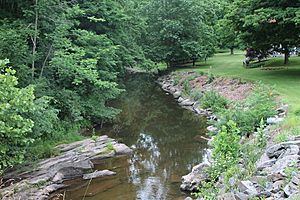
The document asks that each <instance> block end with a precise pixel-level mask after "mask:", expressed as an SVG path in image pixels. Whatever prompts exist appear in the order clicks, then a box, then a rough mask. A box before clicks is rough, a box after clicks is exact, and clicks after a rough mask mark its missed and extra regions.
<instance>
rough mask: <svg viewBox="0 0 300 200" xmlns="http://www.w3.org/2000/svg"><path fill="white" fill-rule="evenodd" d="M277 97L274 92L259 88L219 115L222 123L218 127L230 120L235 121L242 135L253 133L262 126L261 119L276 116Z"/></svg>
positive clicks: (218, 123)
mask: <svg viewBox="0 0 300 200" xmlns="http://www.w3.org/2000/svg"><path fill="white" fill-rule="evenodd" d="M274 98H275V96H274V94H273V91H272V90H271V89H269V88H266V87H259V88H257V89H256V90H255V91H253V92H252V94H251V95H249V97H248V98H247V99H245V100H243V101H239V102H233V105H232V106H230V107H229V108H228V109H226V110H223V111H222V112H221V113H219V119H220V121H218V122H216V124H215V125H216V126H218V127H221V126H222V125H223V124H226V122H227V121H229V120H234V121H235V122H236V123H237V126H238V127H239V128H240V129H241V133H242V134H246V133H251V132H253V131H254V129H255V128H256V127H258V126H259V125H260V120H261V119H267V118H268V117H271V116H274V115H275V114H276V111H275V107H276V103H275V99H274Z"/></svg>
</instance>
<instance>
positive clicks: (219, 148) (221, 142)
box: [212, 121, 241, 170]
mask: <svg viewBox="0 0 300 200" xmlns="http://www.w3.org/2000/svg"><path fill="white" fill-rule="evenodd" d="M212 145H213V147H214V148H213V159H214V162H215V163H216V165H218V166H223V169H226V167H227V166H229V165H232V164H234V163H236V162H237V160H238V157H239V155H240V149H241V146H240V130H239V129H238V128H237V124H236V123H235V122H233V121H228V122H227V124H226V126H223V127H222V130H221V131H220V132H219V134H218V135H216V136H215V137H214V140H213V144H212ZM223 169H222V170H223Z"/></svg>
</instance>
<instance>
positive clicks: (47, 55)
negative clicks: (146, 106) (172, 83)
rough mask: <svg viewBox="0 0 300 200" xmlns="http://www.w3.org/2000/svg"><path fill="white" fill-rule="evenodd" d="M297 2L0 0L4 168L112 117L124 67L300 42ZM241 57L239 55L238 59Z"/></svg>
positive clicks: (152, 67) (0, 161) (46, 152)
mask: <svg viewBox="0 0 300 200" xmlns="http://www.w3.org/2000/svg"><path fill="white" fill-rule="evenodd" d="M299 7H300V2H299V0H267V1H266V0H203V1H199V0H163V1H162V0H51V1H48V0H0V59H1V61H0V68H1V72H0V174H1V173H3V172H5V171H6V170H8V169H10V168H11V167H13V166H16V165H18V164H21V163H24V162H25V161H27V162H28V161H30V162H31V161H36V160H38V159H41V158H46V157H51V156H54V155H56V153H57V152H56V151H55V149H54V148H53V147H54V146H55V145H57V144H61V143H65V142H72V141H77V140H80V139H82V137H83V136H81V135H80V134H79V133H80V131H81V130H83V129H84V128H88V127H91V126H93V125H95V124H99V123H106V122H111V121H113V120H114V118H115V117H116V116H117V115H118V113H120V110H118V109H116V108H114V107H111V106H109V104H108V102H110V101H111V100H113V99H116V98H118V97H119V95H120V94H121V93H123V92H124V89H123V88H122V87H120V86H119V84H118V81H119V80H120V79H122V77H124V75H125V74H126V69H127V68H138V69H143V70H146V71H149V72H154V71H158V70H160V69H159V66H160V65H165V66H167V67H168V68H172V67H173V66H176V65H177V64H178V63H184V62H195V61H202V60H203V61H204V60H205V61H206V60H207V59H208V58H209V57H211V56H213V55H214V54H215V53H216V52H217V51H218V50H219V49H230V50H231V53H232V54H234V49H242V50H244V49H246V48H249V47H251V48H254V49H256V50H259V51H260V52H269V51H277V52H281V53H283V54H284V55H285V59H284V62H285V63H288V58H289V53H290V51H291V49H292V48H294V47H297V46H298V47H299V42H300V37H299V30H300V9H299ZM241 63H242V61H241Z"/></svg>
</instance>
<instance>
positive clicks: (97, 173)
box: [83, 170, 116, 180]
mask: <svg viewBox="0 0 300 200" xmlns="http://www.w3.org/2000/svg"><path fill="white" fill-rule="evenodd" d="M115 174H116V172H112V171H109V170H102V171H95V172H93V173H90V174H84V175H83V179H85V180H89V179H93V178H99V177H103V176H112V175H115Z"/></svg>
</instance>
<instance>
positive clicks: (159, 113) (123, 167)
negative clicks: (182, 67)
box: [65, 75, 206, 200]
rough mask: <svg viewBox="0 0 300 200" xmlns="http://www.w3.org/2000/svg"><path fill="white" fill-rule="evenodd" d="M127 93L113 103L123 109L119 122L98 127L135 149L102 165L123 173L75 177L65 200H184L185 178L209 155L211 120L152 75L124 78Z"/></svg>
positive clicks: (104, 132) (102, 162) (66, 192)
mask: <svg viewBox="0 0 300 200" xmlns="http://www.w3.org/2000/svg"><path fill="white" fill-rule="evenodd" d="M124 87H125V88H126V92H125V93H124V94H123V95H122V96H121V98H120V99H119V100H118V101H116V102H114V103H113V106H114V107H117V108H119V109H121V110H122V112H121V113H120V115H119V117H118V119H117V121H116V122H115V123H114V124H113V125H111V126H107V127H103V128H102V129H100V130H98V131H96V133H97V134H99V135H104V134H106V135H108V136H110V137H111V138H115V139H116V140H118V141H120V142H122V143H125V144H126V145H128V146H129V147H132V148H133V149H134V153H133V154H132V155H131V156H123V157H117V158H111V159H106V160H100V161H97V162H96V169H98V170H103V169H109V170H112V171H114V172H117V175H115V176H111V177H105V178H98V179H95V180H92V181H91V182H90V183H89V181H82V180H73V181H69V183H68V184H70V187H68V188H67V189H66V191H65V197H66V198H65V199H68V200H70V199H72V200H81V199H83V197H84V196H85V199H86V200H134V199H141V200H171V199H172V200H173V199H178V200H179V199H184V197H185V194H184V193H182V192H180V189H179V186H180V182H181V176H182V175H185V174H187V173H188V172H189V171H190V170H191V168H192V167H193V166H194V165H196V164H198V163H200V162H201V161H202V160H203V159H204V158H203V155H204V149H205V147H206V141H204V140H202V139H201V136H202V135H204V134H205V131H206V118H204V117H199V116H195V115H194V114H193V113H192V112H191V111H188V110H185V109H183V108H181V107H179V106H178V105H177V103H176V101H174V99H173V98H172V96H170V95H167V94H166V93H165V92H164V91H162V90H161V89H160V87H159V85H158V84H156V83H155V80H154V79H153V78H152V77H150V76H148V75H132V76H129V77H127V78H126V80H125V81H124Z"/></svg>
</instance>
